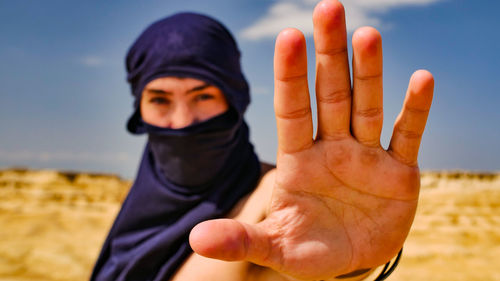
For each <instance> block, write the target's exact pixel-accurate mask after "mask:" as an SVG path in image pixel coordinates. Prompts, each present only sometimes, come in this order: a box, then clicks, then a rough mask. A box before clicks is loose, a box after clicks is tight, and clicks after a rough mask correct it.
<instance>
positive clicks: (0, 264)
mask: <svg viewBox="0 0 500 281" xmlns="http://www.w3.org/2000/svg"><path fill="white" fill-rule="evenodd" d="M129 186H130V182H128V181H124V180H122V179H120V178H118V177H116V176H113V175H99V174H77V173H62V172H57V171H27V170H21V169H17V170H16V169H11V170H3V171H2V170H0V280H16V281H21V280H23V281H24V280H30V281H37V280H87V279H88V276H89V274H90V270H91V268H92V266H93V263H94V260H95V258H96V256H97V254H98V252H99V249H100V246H101V243H102V242H103V240H104V238H105V235H106V234H107V231H108V229H109V227H110V225H111V223H112V221H113V219H114V217H115V215H116V213H117V211H118V210H119V207H120V203H121V202H122V200H123V199H124V197H125V195H126V193H127V191H128V188H129ZM499 257H500V174H481V173H468V172H425V173H423V174H422V191H421V200H420V205H419V209H418V213H417V217H416V219H415V223H414V226H413V228H412V231H411V233H410V236H409V237H408V240H407V243H406V245H405V250H404V255H403V259H402V261H401V264H400V266H399V267H398V269H397V270H396V272H395V273H394V274H393V276H391V277H390V278H389V280H500V258H499Z"/></svg>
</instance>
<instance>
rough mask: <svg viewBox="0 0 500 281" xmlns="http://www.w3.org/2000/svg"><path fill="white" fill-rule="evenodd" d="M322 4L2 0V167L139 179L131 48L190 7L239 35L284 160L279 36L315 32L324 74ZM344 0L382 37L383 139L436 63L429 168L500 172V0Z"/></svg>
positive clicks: (262, 130)
mask: <svg viewBox="0 0 500 281" xmlns="http://www.w3.org/2000/svg"><path fill="white" fill-rule="evenodd" d="M316 2H317V1H314V0H281V1H280V0H276V1H271V0H266V1H264V0H252V1H230V0H212V1H201V0H183V1H165V0H164V1H156V0H146V1H130V0H126V1H78V2H77V1H64V0H59V1H55V0H54V1H52V0H47V1H27V0H17V1H0V167H10V166H26V167H32V168H56V169H64V170H85V171H94V172H95V171H97V172H113V173H118V174H121V175H122V176H124V177H127V178H132V177H133V176H134V174H135V172H136V168H137V165H138V161H139V159H140V156H141V152H142V149H143V146H144V142H145V137H136V136H131V135H129V134H127V133H126V131H125V122H126V119H127V118H128V116H129V114H130V113H131V111H132V98H131V96H130V91H129V87H128V85H127V84H126V82H125V70H124V56H125V54H126V51H127V49H128V47H129V45H130V44H131V43H132V42H133V40H134V39H135V38H136V37H137V36H138V35H139V34H140V32H141V31H142V30H143V29H144V28H145V27H147V26H148V25H149V24H150V23H151V22H153V21H155V20H157V19H159V18H162V17H164V16H167V15H170V14H172V13H175V12H178V11H186V10H190V11H198V12H202V13H205V14H208V15H212V16H214V17H215V18H217V19H219V20H220V21H222V22H223V23H224V24H225V25H226V26H227V27H228V28H229V29H230V30H231V31H232V33H233V34H234V35H235V37H236V38H237V41H238V43H239V46H240V49H241V51H242V54H243V56H242V64H243V68H244V71H245V74H246V75H247V78H248V80H249V82H250V85H251V89H252V104H251V106H250V108H249V110H248V112H247V114H246V118H247V120H248V123H249V124H250V128H251V137H252V140H253V142H254V144H255V146H256V149H257V152H258V154H259V156H260V157H261V159H263V160H266V161H269V162H274V161H275V154H276V129H275V120H274V115H273V106H272V103H273V95H272V89H273V79H272V77H273V74H272V59H273V57H272V56H273V52H274V50H273V48H274V37H275V36H276V34H277V32H278V30H280V29H282V28H285V27H289V26H292V27H297V28H299V29H301V30H303V31H304V32H305V34H306V37H307V39H308V40H309V43H308V51H309V54H310V58H309V65H310V83H313V81H314V73H313V70H314V57H313V50H314V49H313V48H314V46H313V44H312V37H311V36H310V33H311V31H312V29H311V27H312V23H311V19H310V16H311V14H312V8H313V7H314V4H315V3H316ZM344 4H345V7H346V13H347V22H348V30H349V33H350V34H352V31H353V30H354V29H355V28H356V27H359V26H362V25H373V26H375V27H377V28H378V29H379V30H380V32H381V33H382V37H383V47H384V87H385V88H384V90H385V93H384V94H385V95H384V106H385V108H384V110H385V121H384V129H383V136H382V143H383V145H384V146H387V144H388V142H389V138H390V135H391V132H392V124H393V122H394V119H395V118H396V116H397V114H398V112H399V110H400V108H401V104H402V101H403V98H404V93H405V90H406V86H407V83H408V79H409V77H410V75H411V73H412V72H413V71H414V70H416V69H420V68H425V69H428V70H430V71H431V72H432V73H433V74H434V76H435V80H436V88H435V95H434V103H433V107H432V109H431V113H430V116H429V120H428V126H427V129H426V132H425V134H424V137H423V141H422V148H421V151H420V156H419V162H420V166H421V168H422V169H423V170H436V169H472V170H490V171H494V170H500V149H498V143H499V142H500V126H499V124H498V123H499V122H500V113H499V110H498V107H499V106H500V95H499V94H498V93H499V91H498V86H497V84H498V78H499V71H498V65H500V54H499V52H498V50H500V37H499V36H498V30H499V28H500V21H499V20H498V15H497V13H498V11H499V10H500V3H499V2H498V1H466V0H379V1H371V0H350V1H348V0H346V1H344ZM311 85H313V84H311ZM311 88H313V87H311ZM313 94H314V93H312V95H313Z"/></svg>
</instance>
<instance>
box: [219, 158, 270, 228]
mask: <svg viewBox="0 0 500 281" xmlns="http://www.w3.org/2000/svg"><path fill="white" fill-rule="evenodd" d="M261 171H262V172H261V177H260V180H259V183H258V184H257V186H256V187H255V189H254V191H253V192H252V193H250V194H249V195H247V196H246V197H244V198H242V199H241V200H240V202H238V204H237V205H236V206H235V207H234V208H233V210H232V211H231V213H230V214H229V216H228V217H230V218H234V219H236V220H239V221H242V222H245V223H251V224H254V223H258V222H259V221H261V220H263V219H264V218H265V215H266V210H267V206H269V201H270V200H271V194H272V191H273V185H274V176H275V171H276V168H275V166H274V165H271V164H267V163H261Z"/></svg>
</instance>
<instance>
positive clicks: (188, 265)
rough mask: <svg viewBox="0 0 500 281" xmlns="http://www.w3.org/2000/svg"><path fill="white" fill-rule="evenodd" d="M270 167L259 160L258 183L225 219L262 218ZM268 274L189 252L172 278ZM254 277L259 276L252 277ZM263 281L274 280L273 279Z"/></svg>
mask: <svg viewBox="0 0 500 281" xmlns="http://www.w3.org/2000/svg"><path fill="white" fill-rule="evenodd" d="M274 170H275V169H274V166H273V165H270V164H265V163H262V165H261V171H262V172H261V177H260V180H259V183H258V184H257V186H256V187H255V189H254V191H253V192H252V193H250V194H249V195H247V196H245V197H244V198H242V199H241V200H240V201H239V202H238V203H237V204H236V206H235V207H234V208H233V210H232V211H231V212H230V213H229V214H228V216H227V217H228V218H233V219H236V220H239V221H242V222H245V223H250V224H255V223H258V222H259V221H261V220H263V219H264V218H265V214H266V208H267V206H268V205H269V204H268V203H269V200H270V198H271V194H272V188H273V183H274ZM269 274H270V272H266V270H265V269H264V268H260V267H257V266H255V265H253V264H250V263H248V262H225V261H220V260H215V259H209V258H205V257H202V256H200V255H197V254H196V253H193V254H192V255H191V256H190V257H189V258H188V259H186V261H185V262H184V263H183V264H182V266H181V267H180V268H179V269H178V271H177V273H176V274H175V276H174V277H173V278H172V280H173V281H187V280H207V281H210V280H213V281H247V280H263V279H262V278H260V276H268V275H269ZM257 276H259V278H257V279H255V278H256V277H257ZM252 278H253V279H252ZM265 280H276V281H277V279H265Z"/></svg>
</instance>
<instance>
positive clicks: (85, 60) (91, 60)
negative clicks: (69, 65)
mask: <svg viewBox="0 0 500 281" xmlns="http://www.w3.org/2000/svg"><path fill="white" fill-rule="evenodd" d="M78 61H79V62H80V63H81V64H83V65H84V66H89V67H97V66H101V65H103V64H104V59H103V58H101V57H98V56H93V55H90V56H85V57H82V58H80V59H79V60H78Z"/></svg>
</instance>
